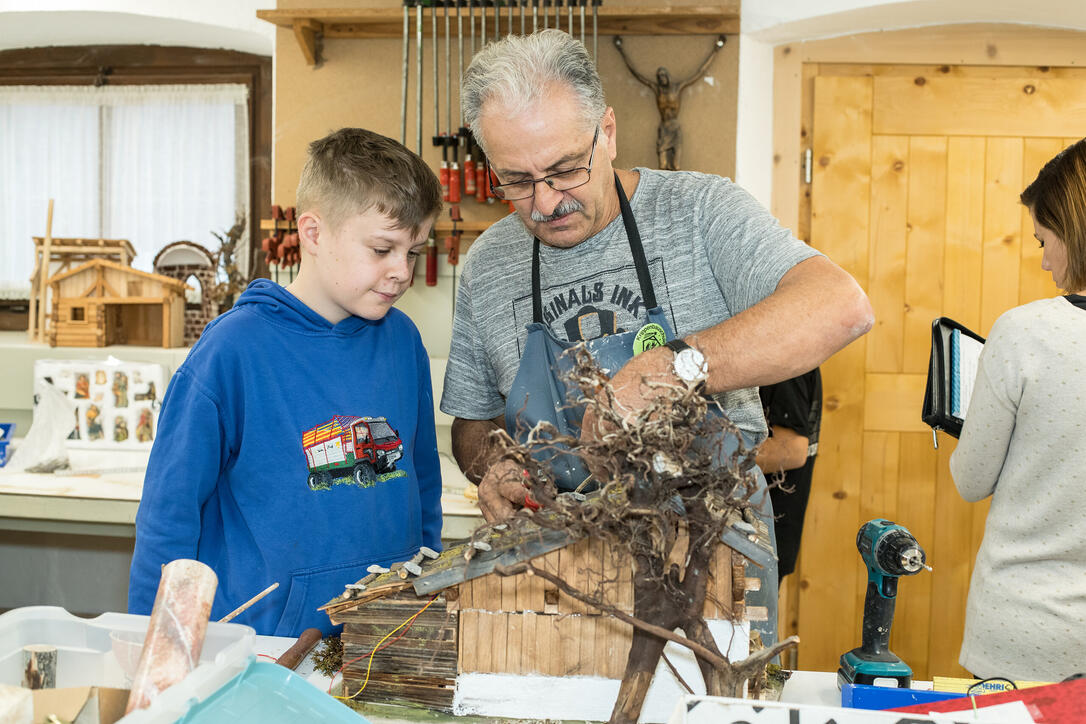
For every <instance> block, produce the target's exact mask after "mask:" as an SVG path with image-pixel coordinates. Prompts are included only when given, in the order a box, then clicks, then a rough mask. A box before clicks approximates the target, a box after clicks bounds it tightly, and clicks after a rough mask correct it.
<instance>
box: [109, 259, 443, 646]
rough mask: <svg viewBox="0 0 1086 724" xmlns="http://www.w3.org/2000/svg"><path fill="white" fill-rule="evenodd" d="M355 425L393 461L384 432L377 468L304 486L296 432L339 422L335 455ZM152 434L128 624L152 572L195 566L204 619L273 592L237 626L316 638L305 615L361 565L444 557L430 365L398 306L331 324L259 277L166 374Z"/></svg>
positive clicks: (140, 606) (307, 470)
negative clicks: (199, 569) (203, 578)
mask: <svg viewBox="0 0 1086 724" xmlns="http://www.w3.org/2000/svg"><path fill="white" fill-rule="evenodd" d="M361 417H383V418H386V419H387V422H388V425H389V426H391V428H393V430H394V431H395V433H397V434H398V437H399V439H400V440H401V441H402V444H403V448H402V457H400V458H399V459H395V460H393V459H392V458H395V453H396V452H399V450H398V448H396V446H395V445H392V444H391V443H390V442H389V440H390V439H391V440H392V442H395V440H394V438H389V437H387V435H388V431H387V428H383V427H382V429H384V430H385V433H384V435H385V436H384V437H383V438H379V439H378V441H379V442H383V443H384V447H385V448H387V452H391V453H392V455H391V456H390V457H387V458H386V459H385V460H383V461H382V462H380V463H378V464H377V465H376V466H375V467H376V470H374V468H373V467H370V468H366V472H367V475H363V476H360V477H359V478H356V477H355V476H354V475H352V468H351V467H347V468H344V469H332V470H331V471H329V472H328V474H324V473H322V472H321V471H320V470H319V469H317V470H316V474H314V468H312V467H310V465H311V463H312V461H313V456H312V451H310V453H309V454H307V452H306V450H305V449H304V448H303V435H304V434H305V433H306V432H307V431H311V430H314V429H315V428H320V427H322V426H324V431H323V432H324V437H327V436H328V434H329V432H328V430H329V425H328V424H329V423H333V422H338V423H341V424H342V426H345V427H346V429H347V430H348V432H347V435H346V436H345V437H344V438H343V440H344V444H343V446H342V449H344V450H346V449H347V440H348V438H349V436H350V432H349V431H350V430H351V429H352V426H353V425H356V424H358V421H357V420H356V418H361ZM158 426H159V430H158V434H157V437H156V438H155V443H154V447H153V448H152V450H151V458H150V462H149V464H148V467H147V475H146V478H145V480H144V485H143V495H142V499H141V501H140V506H139V512H138V513H137V515H136V549H135V554H134V555H133V558H132V572H131V579H130V581H129V590H128V610H129V611H130V612H132V613H143V614H146V613H150V611H151V605H152V603H153V602H154V598H155V593H156V591H157V588H158V582H159V575H160V567H161V565H162V564H165V563H168V562H169V561H171V560H174V559H177V558H193V559H196V560H199V561H202V562H204V563H206V564H207V565H208V566H210V567H211V568H212V569H213V570H214V571H215V573H216V574H217V575H218V577H219V586H218V590H217V591H216V593H215V602H214V605H213V606H212V609H211V618H212V620H216V619H218V618H220V617H222V616H224V615H226V614H227V613H229V612H230V611H231V610H233V609H234V608H236V607H237V606H239V605H240V604H242V603H244V602H245V601H246V600H248V599H249V598H251V597H252V596H254V595H256V594H257V593H259V592H260V591H261V590H263V589H264V588H266V587H267V586H269V585H271V584H272V583H273V582H278V583H279V588H278V589H276V590H275V591H274V592H272V593H271V594H270V595H269V596H267V597H266V598H264V599H262V600H261V601H260V602H259V603H256V604H254V605H253V606H252V607H251V608H249V609H248V610H247V611H245V612H244V613H242V614H241V615H240V616H238V617H237V618H236V619H235V621H237V622H239V623H244V624H248V625H249V626H252V627H253V628H255V629H256V631H257V633H259V634H271V635H276V636H297V635H298V634H300V633H301V632H302V631H303V630H305V629H306V628H309V627H316V628H319V629H321V630H322V631H324V632H325V633H326V634H328V633H331V632H332V631H334V627H333V626H332V625H331V623H330V622H329V620H328V616H327V615H326V614H324V613H323V612H321V611H318V610H317V607H318V606H321V605H323V604H325V603H327V602H328V601H329V600H331V599H332V598H333V597H334V596H336V595H338V594H340V593H342V592H343V587H344V585H345V584H347V583H352V582H354V581H356V580H358V579H360V578H362V577H364V576H365V575H366V568H367V566H369V565H371V564H374V563H379V564H389V563H393V562H396V561H402V560H405V559H408V558H410V557H411V556H412V555H414V554H415V552H416V551H418V549H419V547H420V546H423V545H425V546H429V547H430V548H433V549H435V550H439V549H440V540H441V479H440V466H439V463H438V455H437V440H436V437H435V432H434V403H433V392H432V390H431V387H430V365H429V360H428V358H427V355H426V350H425V349H424V348H423V346H422V340H421V339H420V337H419V333H418V330H417V329H416V328H415V325H414V324H412V322H411V320H410V319H408V318H407V316H406V315H405V314H403V313H402V312H400V311H399V310H397V309H392V310H390V311H389V313H388V314H387V315H386V316H385V317H384V319H381V320H379V321H376V322H374V321H369V320H366V319H362V318H360V317H348V318H347V319H344V320H343V321H341V322H339V323H338V324H335V325H332V324H330V323H329V322H328V321H327V320H325V319H324V318H323V317H321V316H320V315H318V314H317V313H316V312H314V311H312V310H311V309H309V308H308V307H306V306H305V305H304V304H302V303H301V302H300V301H299V300H298V299H297V298H296V297H294V296H293V295H292V294H290V293H289V292H288V291H286V290H285V289H284V288H283V287H281V286H279V285H278V284H275V283H272V282H270V281H268V280H257V281H255V282H253V283H252V284H250V285H249V288H248V289H247V290H245V293H244V294H242V295H241V297H240V298H239V299H238V301H237V304H235V305H234V307H233V308H232V309H231V310H230V311H229V312H227V313H225V314H223V315H222V316H220V317H219V318H218V319H216V320H215V321H213V322H212V323H211V324H209V325H208V326H207V329H205V330H204V333H203V336H201V338H200V341H199V342H198V343H197V344H196V345H195V346H194V347H193V348H192V351H191V352H190V353H189V355H188V358H187V359H186V360H185V362H184V364H182V365H181V367H180V368H179V369H178V370H177V372H176V373H174V376H173V379H172V380H171V381H170V385H169V388H168V389H167V390H166V395H165V398H164V399H163V406H162V412H161V415H160V417H159V423H158ZM376 427H380V425H379V424H377V425H375V429H376ZM333 432H335V431H334V430H333ZM313 434H314V433H311V434H310V436H309V437H308V438H307V440H306V442H307V446H309V445H310V444H311V443H312V442H313V440H314V437H313ZM316 434H318V435H319V434H320V432H318V433H316ZM378 435H380V433H378V432H374V433H373V437H378ZM333 442H337V443H338V441H336V440H333ZM371 454H372V453H371ZM349 460H350V459H349V458H348V462H349ZM356 480H357V482H356Z"/></svg>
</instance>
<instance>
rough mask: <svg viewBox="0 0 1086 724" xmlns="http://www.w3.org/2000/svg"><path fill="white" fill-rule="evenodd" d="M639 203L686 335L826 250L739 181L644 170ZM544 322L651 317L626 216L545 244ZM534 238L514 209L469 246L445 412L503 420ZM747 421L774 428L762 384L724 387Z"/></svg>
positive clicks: (647, 239)
mask: <svg viewBox="0 0 1086 724" xmlns="http://www.w3.org/2000/svg"><path fill="white" fill-rule="evenodd" d="M636 170H637V171H639V172H640V174H641V177H640V181H639V182H638V184H637V188H636V190H635V192H634V195H633V197H632V198H631V199H630V206H631V208H632V209H633V214H634V219H635V220H636V221H637V227H638V229H639V230H640V232H641V240H642V244H643V245H644V248H645V258H646V259H647V261H648V266H649V272H650V275H651V277H652V284H653V288H654V290H655V293H656V301H657V304H658V305H659V306H660V307H661V309H662V310H663V312H664V315H665V316H666V317H667V320H668V322H670V323H671V327H672V329H673V330H674V331H675V333H676V334H677V335H679V336H680V337H685V336H687V335H689V334H691V333H694V332H699V331H701V330H704V329H707V328H709V327H712V326H713V325H716V324H718V323H720V322H722V321H724V320H725V319H728V318H729V317H731V316H733V315H735V314H738V313H739V312H741V311H743V310H745V309H747V308H749V307H752V306H754V305H755V304H757V303H758V302H760V301H761V300H763V299H764V298H765V297H767V296H769V294H771V293H772V292H773V290H774V289H776V287H777V283H778V282H779V281H780V279H781V277H782V276H784V274H785V272H787V271H788V270H789V269H791V268H792V267H793V266H795V265H796V264H797V263H799V262H801V261H803V260H804V259H807V258H810V257H812V256H816V255H818V252H817V251H815V250H814V249H812V248H811V247H809V246H807V245H806V244H804V243H803V242H801V241H799V240H797V239H796V238H795V237H793V236H792V234H791V232H789V231H788V229H785V228H783V227H782V226H781V225H780V224H779V223H777V220H776V219H775V218H773V216H772V215H770V214H769V212H767V211H766V210H765V209H764V208H763V207H762V206H761V205H760V204H759V203H758V202H757V201H755V199H754V198H753V197H752V196H751V195H750V194H748V193H747V192H746V191H744V190H743V189H741V188H740V187H739V186H737V185H736V184H734V183H732V182H731V181H730V180H728V179H725V178H721V177H719V176H711V175H708V174H702V173H695V172H690V171H655V170H651V169H644V168H639V169H636ZM539 256H540V285H541V289H542V294H541V297H542V302H543V321H544V322H545V323H546V324H547V325H548V326H549V327H550V329H551V330H552V331H553V332H554V334H555V335H556V336H557V337H558V338H559V339H563V340H567V341H571V342H572V341H577V340H580V339H591V338H593V337H595V336H599V335H600V334H603V333H613V332H621V331H629V330H635V329H638V328H640V327H641V326H642V325H644V324H645V313H646V309H645V304H644V300H643V299H642V297H641V289H640V287H639V285H638V283H637V272H636V271H635V268H634V262H633V257H632V255H631V253H630V244H629V240H628V238H627V236H626V229H625V226H624V225H623V223H622V216H621V215H619V216H617V217H616V218H615V219H614V220H613V221H612V222H611V223H610V224H608V225H607V227H605V228H604V229H603V230H602V231H600V232H599V233H598V234H596V235H595V236H593V237H591V238H589V239H586V240H585V241H583V242H581V243H580V244H578V245H577V246H575V247H573V248H570V249H556V248H553V247H549V246H547V245H545V244H541V245H540V254H539ZM531 275H532V236H531V234H529V233H528V230H527V229H526V228H525V227H524V224H522V223H521V221H520V218H519V217H518V216H517V215H516V214H511V215H509V216H507V217H505V218H504V219H502V220H500V221H498V222H497V223H495V224H494V225H493V226H491V227H490V228H489V229H488V230H487V231H486V232H484V233H483V234H482V235H481V236H480V237H479V239H478V240H476V242H475V243H474V244H472V246H471V248H470V249H469V250H468V254H467V257H466V261H465V263H464V270H463V275H462V276H461V278H460V289H459V291H458V293H457V297H456V312H455V315H454V318H453V334H452V347H451V349H450V350H449V363H448V367H447V368H446V370H445V389H444V393H443V394H442V396H441V409H442V411H444V412H445V413H447V414H449V415H453V416H455V417H462V418H465V419H469V420H485V419H491V418H494V417H497V416H498V415H500V414H502V413H503V412H504V411H505V396H506V395H507V394H508V393H509V389H510V387H511V386H512V384H513V378H514V377H515V376H516V373H517V367H518V366H519V364H520V356H521V351H522V350H523V349H524V341H525V339H526V337H527V333H526V331H525V328H524V327H525V325H526V324H528V323H530V322H531V321H532V283H531V278H532V276H531ZM718 399H719V400H720V402H721V403H722V404H723V406H724V408H725V411H726V412H727V414H728V416H729V417H730V418H731V420H732V422H734V423H735V424H736V425H737V426H738V427H739V428H740V429H742V430H744V431H746V432H748V433H750V434H752V435H753V436H755V438H756V439H758V440H761V439H762V438H764V437H765V434H766V426H765V419H764V418H763V416H762V406H761V403H760V401H759V399H758V390H757V388H745V389H740V390H732V391H729V392H726V393H724V394H723V395H721V396H718Z"/></svg>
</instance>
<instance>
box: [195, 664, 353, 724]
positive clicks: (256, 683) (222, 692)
mask: <svg viewBox="0 0 1086 724" xmlns="http://www.w3.org/2000/svg"><path fill="white" fill-rule="evenodd" d="M316 721H319V722H333V723H334V722H343V723H344V724H360V723H361V724H369V722H368V720H367V719H366V718H365V717H363V716H362V715H360V714H358V713H357V712H355V711H354V710H353V709H351V708H350V707H347V706H344V705H343V704H341V703H340V702H339V701H337V700H336V699H333V698H332V697H330V696H328V695H326V694H325V693H324V692H322V691H321V690H320V689H318V688H317V687H315V686H313V685H312V684H310V683H309V682H308V681H306V680H305V679H304V678H302V677H301V676H298V674H295V673H294V672H293V671H290V670H289V669H286V668H284V667H282V666H279V665H277V664H272V663H269V662H266V661H258V660H257V658H256V657H255V656H253V657H251V658H250V659H249V665H248V666H247V667H245V670H244V671H242V672H241V673H240V674H238V675H237V676H236V677H234V678H233V679H232V680H231V681H229V682H228V683H227V684H226V685H225V686H223V687H222V688H220V689H219V690H218V691H216V692H215V693H214V694H212V695H211V696H209V697H207V698H206V699H204V700H203V701H202V702H200V703H198V704H195V705H194V706H193V707H192V708H191V709H190V710H189V712H188V714H186V715H185V717H184V718H183V719H181V720H180V721H179V722H178V724H216V723H217V722H231V724H279V723H280V722H281V723H282V724H294V722H316Z"/></svg>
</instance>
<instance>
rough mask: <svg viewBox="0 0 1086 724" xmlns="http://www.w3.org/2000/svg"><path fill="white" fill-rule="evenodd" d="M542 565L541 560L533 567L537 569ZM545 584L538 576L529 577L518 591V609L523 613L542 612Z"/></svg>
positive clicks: (537, 560) (535, 561)
mask: <svg viewBox="0 0 1086 724" xmlns="http://www.w3.org/2000/svg"><path fill="white" fill-rule="evenodd" d="M542 563H543V559H541V558H536V559H535V560H533V561H532V564H533V566H536V567H539V566H542ZM545 583H546V582H545V581H543V579H541V577H539V576H538V575H530V576H527V577H526V581H525V583H523V585H521V586H520V588H518V589H517V607H518V608H519V609H520V610H521V611H535V612H540V611H542V610H543V588H544V587H545ZM522 599H523V600H522Z"/></svg>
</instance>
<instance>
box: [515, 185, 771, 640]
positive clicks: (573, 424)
mask: <svg viewBox="0 0 1086 724" xmlns="http://www.w3.org/2000/svg"><path fill="white" fill-rule="evenodd" d="M615 188H616V190H617V191H618V202H619V208H620V209H621V211H622V223H623V225H624V226H625V227H626V237H627V238H628V239H629V242H630V253H631V254H632V255H633V260H634V268H635V269H636V271H637V281H638V284H639V285H640V287H641V298H642V299H643V300H645V308H646V310H647V312H646V314H645V316H646V323H645V326H647V325H649V324H653V323H655V324H658V325H659V326H660V327H661V328H662V329H663V332H664V339H663V340H660V339H656V340H653V341H652V342H648V343H643V344H642V345H639V346H641V347H642V349H650V348H651V347H654V346H660V345H662V344H663V343H664V342H665V341H668V340H672V339H674V338H675V333H674V331H673V330H672V329H671V325H670V324H669V323H668V321H667V317H665V316H664V312H663V310H662V309H660V307H659V306H658V305H657V302H656V293H655V291H654V290H653V286H652V277H651V276H650V275H649V265H648V262H647V261H646V259H645V250H644V248H643V247H642V245H641V234H640V232H639V231H638V230H637V222H636V221H634V216H633V210H632V209H631V208H630V202H629V200H628V199H627V198H626V192H625V190H624V189H623V188H622V183H621V182H620V181H619V179H618V174H615ZM539 243H540V242H539V239H538V238H536V239H535V240H534V243H533V246H532V322H531V323H530V324H528V325H526V326H525V329H526V330H527V332H528V336H527V339H526V340H525V343H524V354H522V355H521V359H520V366H519V367H518V368H517V374H516V377H514V378H513V384H512V386H511V387H510V389H509V395H508V397H506V400H505V426H506V430H507V432H508V433H509V434H510V435H511V436H512V437H513V439H515V440H516V441H517V442H519V443H521V444H523V443H525V442H526V439H527V435H528V432H529V431H530V430H531V429H532V428H533V427H534V426H535V425H536V424H537V423H539V422H549V423H551V424H552V425H554V427H555V428H556V430H557V431H558V433H559V434H561V435H568V436H570V437H572V438H577V437H578V436H579V435H580V431H581V418H582V417H583V416H584V405H583V404H580V403H577V402H576V400H571V399H570V398H569V397H568V396H567V392H568V391H569V390H568V388H567V386H566V384H565V382H564V380H565V379H566V378H567V377H568V375H569V372H570V370H571V369H572V367H573V364H572V360H571V359H570V356H569V355H567V354H565V353H566V351H567V350H569V349H570V348H572V347H573V346H574V345H576V344H577V343H576V342H565V341H563V340H561V339H558V338H557V337H556V336H555V335H554V333H553V332H551V330H550V327H548V326H547V325H546V324H544V323H543V302H542V293H541V289H540V281H539ZM641 329H644V326H643V327H642V328H641ZM641 329H636V330H632V331H628V332H617V333H615V334H608V335H605V336H602V337H596V338H595V339H592V340H588V341H586V342H585V346H586V348H587V349H588V351H589V353H590V354H591V355H592V358H593V359H594V360H595V362H596V364H597V365H599V367H600V368H601V369H602V370H603V371H604V373H605V374H607V375H608V376H612V375H614V373H615V372H618V370H620V369H622V366H623V365H625V364H626V363H627V362H629V361H630V359H631V358H632V357H633V356H634V354H635V352H634V339H635V337H637V335H638V332H640V331H641ZM572 392H573V394H575V395H577V396H578V397H579V396H580V390H579V389H577V388H576V387H574V388H573V389H572ZM745 442H746V443H747V445H749V444H750V440H749V439H747V440H745ZM737 444H738V441H737V440H734V439H728V440H726V441H725V444H724V445H723V446H722V449H721V450H720V451H719V454H720V457H721V458H727V457H728V456H730V454H731V453H732V452H733V451H734V450H735V449H736V447H737ZM556 448H558V449H556ZM563 449H565V448H563V447H561V446H550V445H536V446H535V447H534V448H533V449H532V457H533V458H534V459H535V460H536V461H537V462H539V463H540V464H541V467H542V469H543V470H544V471H545V474H547V475H550V476H552V479H553V480H554V483H555V485H556V486H557V488H558V489H559V490H560V491H566V490H576V489H578V488H582V489H583V490H590V489H592V488H594V487H596V486H595V485H591V486H589V485H585V483H586V482H587V481H588V479H589V477H590V476H589V473H588V471H587V470H586V469H585V467H584V464H583V463H582V462H581V459H580V458H578V457H577V456H576V455H573V454H571V453H568V452H562V450H563ZM721 464H722V465H723V464H724V461H723V460H721ZM755 472H756V474H757V478H758V480H757V490H756V492H755V493H754V494H753V495H752V496H751V499H750V502H751V503H752V504H753V505H754V509H755V514H756V515H757V516H758V517H759V518H760V519H762V520H763V521H764V522H765V523H766V524H767V525H768V526H769V540H770V542H771V544H772V546H773V552H774V554H775V553H776V549H777V545H776V536H775V534H774V529H773V507H772V502H771V501H770V497H769V491H768V489H767V486H766V481H765V477H764V476H763V475H762V472H761V471H760V470H758V468H757V467H755ZM582 486H583V487H582ZM747 570H748V572H749V573H748V575H757V576H758V577H759V578H761V579H762V586H761V589H760V590H759V591H753V592H748V593H747V596H746V602H747V605H748V606H755V607H759V608H761V607H764V608H765V610H766V613H767V615H766V617H765V619H762V620H760V621H758V620H756V621H752V622H751V629H752V630H755V631H758V632H759V633H760V634H761V636H762V642H763V643H764V644H765V645H767V646H768V645H771V644H773V643H775V642H776V639H777V636H776V633H777V567H776V561H774V563H773V565H772V566H767V567H766V568H762V569H756V567H755V566H754V565H753V564H752V563H750V562H748V563H747Z"/></svg>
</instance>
